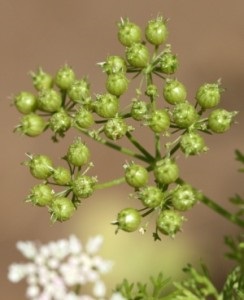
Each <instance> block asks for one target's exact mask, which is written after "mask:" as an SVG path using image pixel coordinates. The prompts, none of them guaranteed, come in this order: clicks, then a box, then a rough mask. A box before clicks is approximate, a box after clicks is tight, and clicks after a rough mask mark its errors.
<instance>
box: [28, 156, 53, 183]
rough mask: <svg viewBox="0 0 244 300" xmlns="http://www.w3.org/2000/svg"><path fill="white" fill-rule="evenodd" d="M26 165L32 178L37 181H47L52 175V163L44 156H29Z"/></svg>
mask: <svg viewBox="0 0 244 300" xmlns="http://www.w3.org/2000/svg"><path fill="white" fill-rule="evenodd" d="M26 164H27V166H28V167H29V168H30V172H31V174H32V176H34V177H35V178H37V179H47V178H48V177H50V176H51V175H52V173H53V162H52V160H51V159H50V158H49V157H48V156H46V155H42V154H36V155H31V156H30V160H29V161H28V162H27V163H26Z"/></svg>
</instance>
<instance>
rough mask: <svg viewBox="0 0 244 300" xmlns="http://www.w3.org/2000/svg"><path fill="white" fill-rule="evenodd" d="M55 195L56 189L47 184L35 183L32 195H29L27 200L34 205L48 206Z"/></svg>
mask: <svg viewBox="0 0 244 300" xmlns="http://www.w3.org/2000/svg"><path fill="white" fill-rule="evenodd" d="M53 197H54V191H53V190H52V189H51V187H50V186H49V185H47V184H44V183H41V184H37V185H35V186H34V187H33V188H32V189H31V193H30V195H29V196H28V197H27V199H26V201H27V202H29V201H30V202H32V203H33V204H34V205H38V206H46V205H49V204H50V203H51V202H52V200H53Z"/></svg>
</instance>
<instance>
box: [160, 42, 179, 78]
mask: <svg viewBox="0 0 244 300" xmlns="http://www.w3.org/2000/svg"><path fill="white" fill-rule="evenodd" d="M158 66H159V69H160V71H161V72H163V73H165V74H169V75H170V74H174V73H175V72H176V70H177V69H178V66H179V61H178V58H177V56H176V55H174V54H172V53H171V49H170V46H169V45H168V47H167V48H166V50H165V51H164V52H163V54H162V56H161V57H160V62H159V65H158Z"/></svg>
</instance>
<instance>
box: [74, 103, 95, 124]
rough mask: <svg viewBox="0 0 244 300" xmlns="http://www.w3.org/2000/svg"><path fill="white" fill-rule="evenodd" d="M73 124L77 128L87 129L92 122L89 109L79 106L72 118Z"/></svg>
mask: <svg viewBox="0 0 244 300" xmlns="http://www.w3.org/2000/svg"><path fill="white" fill-rule="evenodd" d="M73 122H74V125H75V126H78V128H84V129H87V128H89V127H91V126H92V125H93V124H94V118H93V115H92V113H91V112H90V111H88V110H86V109H85V108H83V107H81V108H80V109H79V110H78V111H77V112H76V114H75V116H74V119H73Z"/></svg>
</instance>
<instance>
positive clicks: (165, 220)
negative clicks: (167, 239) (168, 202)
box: [156, 209, 185, 237]
mask: <svg viewBox="0 0 244 300" xmlns="http://www.w3.org/2000/svg"><path fill="white" fill-rule="evenodd" d="M184 220H185V218H184V217H183V216H181V215H180V214H179V213H178V212H177V211H175V210H168V209H167V210H163V211H161V212H160V214H159V216H158V218H157V221H156V223H157V228H158V229H159V231H160V232H161V233H163V234H166V235H169V236H171V237H174V236H175V234H176V233H177V232H178V231H179V230H180V229H181V227H182V223H183V221H184Z"/></svg>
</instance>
